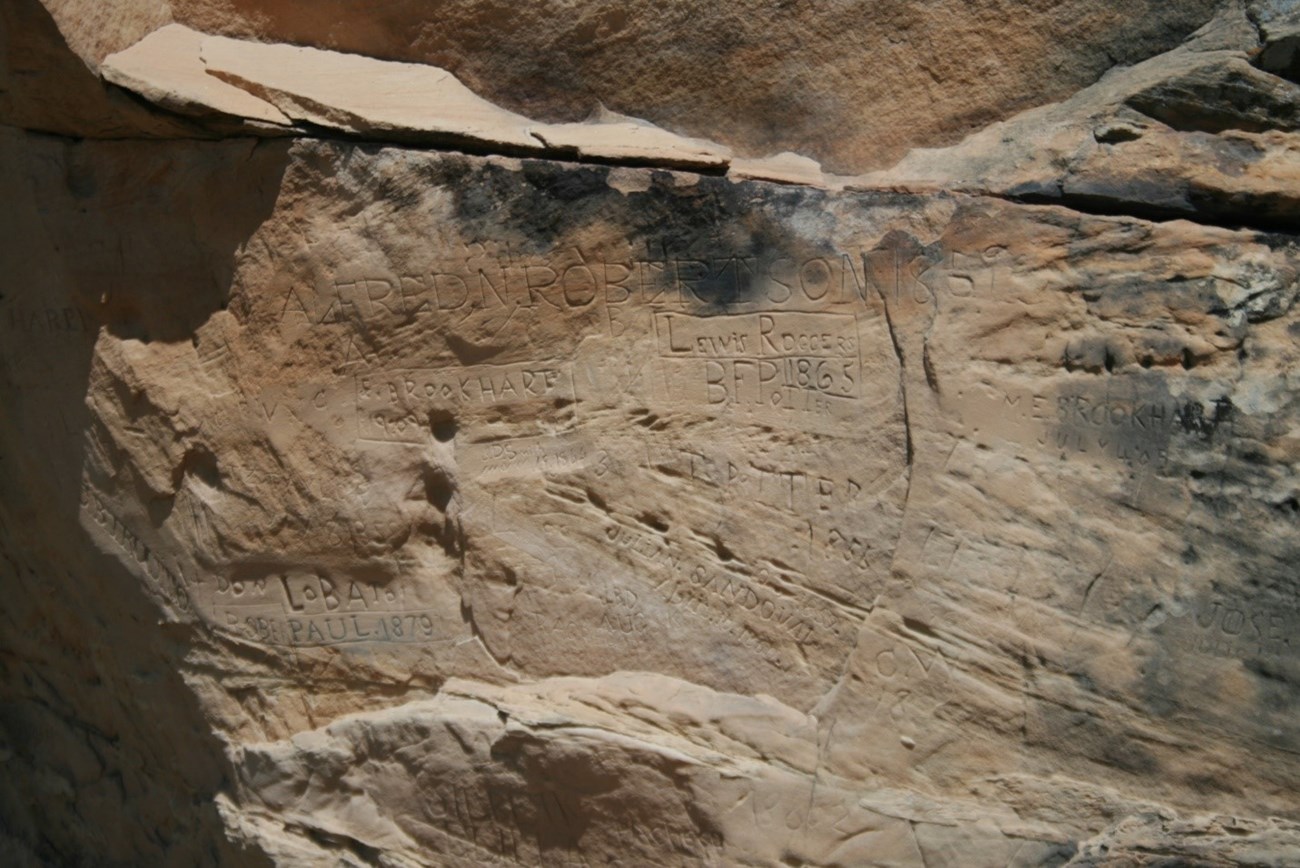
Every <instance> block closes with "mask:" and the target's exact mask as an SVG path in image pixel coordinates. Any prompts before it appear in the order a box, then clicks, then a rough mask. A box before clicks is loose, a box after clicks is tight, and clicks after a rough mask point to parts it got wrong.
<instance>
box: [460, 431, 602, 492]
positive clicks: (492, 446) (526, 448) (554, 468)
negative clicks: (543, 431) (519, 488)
mask: <svg viewBox="0 0 1300 868" xmlns="http://www.w3.org/2000/svg"><path fill="white" fill-rule="evenodd" d="M457 461H458V462H459V463H460V465H461V467H463V468H464V469H465V471H466V472H467V473H469V474H471V475H472V476H474V477H475V478H477V479H479V480H480V481H487V480H491V479H501V478H505V477H517V476H537V475H542V474H546V473H559V472H562V471H568V470H576V469H578V468H581V467H590V468H592V472H593V473H594V474H595V475H596V476H604V475H605V474H606V473H608V472H609V467H610V461H611V458H610V454H609V452H608V451H607V450H604V449H597V448H595V447H594V446H593V445H592V444H591V443H590V442H588V441H587V440H586V438H583V437H579V436H577V435H572V434H570V435H565V436H558V437H517V438H511V439H508V440H495V441H491V442H488V443H467V444H466V445H465V446H464V447H461V448H460V449H459V450H458V452H457Z"/></svg>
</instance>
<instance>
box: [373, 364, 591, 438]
mask: <svg viewBox="0 0 1300 868" xmlns="http://www.w3.org/2000/svg"><path fill="white" fill-rule="evenodd" d="M356 396H357V424H358V436H359V437H360V438H361V439H363V440H378V441H387V442H397V443H423V442H425V441H426V440H427V439H428V438H429V436H430V434H431V431H430V421H429V414H430V412H432V411H444V412H447V413H451V414H452V415H453V416H458V415H460V414H461V413H462V412H463V411H469V412H478V411H484V410H491V409H493V408H499V407H503V406H507V405H514V404H533V405H536V406H537V407H538V408H539V409H542V408H548V407H549V408H550V412H554V411H555V410H556V409H559V408H564V407H569V408H572V406H573V405H575V404H576V403H577V396H576V395H575V393H574V386H573V371H572V368H571V366H570V365H569V364H568V363H567V362H535V363H523V364H515V365H476V366H473V367H467V368H451V367H448V368H439V369H423V370H395V371H383V372H374V373H367V374H358V375H357V376H356Z"/></svg>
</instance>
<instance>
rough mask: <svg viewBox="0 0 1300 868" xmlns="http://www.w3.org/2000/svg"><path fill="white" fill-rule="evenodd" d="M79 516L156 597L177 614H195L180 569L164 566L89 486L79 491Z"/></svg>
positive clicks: (100, 495) (84, 484)
mask: <svg viewBox="0 0 1300 868" xmlns="http://www.w3.org/2000/svg"><path fill="white" fill-rule="evenodd" d="M81 513H82V516H83V517H84V518H87V519H89V521H90V522H91V523H93V525H94V526H95V527H98V528H100V529H101V530H102V532H103V533H104V534H105V535H107V536H108V538H109V539H111V540H112V541H113V542H114V543H116V545H117V547H118V549H119V550H120V551H121V552H123V553H124V554H126V555H127V557H128V558H129V559H130V560H131V561H132V562H133V563H134V564H135V566H136V568H138V569H139V571H140V572H141V573H143V575H144V576H145V578H146V579H148V580H149V583H150V586H151V587H152V588H153V589H154V591H155V592H156V593H158V594H159V595H161V596H162V597H163V598H164V599H165V600H167V602H168V603H170V604H171V605H172V606H173V607H174V608H175V609H176V610H177V611H179V612H183V613H186V614H189V613H192V612H193V611H194V604H193V603H192V602H191V600H190V593H189V589H188V588H187V587H186V581H185V578H184V573H183V572H181V570H180V568H179V567H176V566H174V565H172V566H169V565H168V564H166V563H164V562H163V560H162V558H161V557H159V555H158V552H157V551H156V550H155V549H154V548H152V547H151V546H149V545H148V544H147V543H145V542H144V541H143V540H141V539H140V537H139V536H138V535H137V534H136V533H135V532H134V531H133V530H131V528H130V527H128V526H127V524H126V522H124V521H122V519H121V518H119V517H118V515H117V513H116V512H115V510H114V509H113V507H112V505H111V503H110V501H109V500H108V498H107V497H105V496H104V495H103V494H101V493H100V492H99V491H98V490H96V489H95V487H94V486H93V485H91V484H90V483H89V482H85V483H83V485H82V488H81Z"/></svg>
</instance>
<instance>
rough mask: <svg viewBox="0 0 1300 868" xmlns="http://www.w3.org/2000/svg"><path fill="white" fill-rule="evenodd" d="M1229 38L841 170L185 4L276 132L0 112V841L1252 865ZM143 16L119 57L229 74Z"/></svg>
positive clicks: (1286, 238) (1262, 321) (1284, 813)
mask: <svg viewBox="0 0 1300 868" xmlns="http://www.w3.org/2000/svg"><path fill="white" fill-rule="evenodd" d="M295 8H296V7H295ZM1237 12H1238V13H1240V10H1237ZM701 14H704V13H701ZM1257 17H1258V16H1257ZM1243 28H1244V29H1243ZM1254 28H1255V24H1254V23H1252V20H1251V19H1249V18H1246V17H1245V15H1244V14H1235V15H1230V16H1225V17H1223V18H1221V19H1218V20H1217V21H1216V22H1215V24H1214V25H1213V26H1211V27H1208V28H1206V29H1205V30H1203V31H1201V32H1200V33H1199V34H1197V35H1196V37H1195V39H1194V40H1193V41H1192V42H1190V43H1188V45H1187V46H1186V47H1185V48H1183V49H1179V50H1178V51H1175V52H1171V53H1170V54H1169V55H1167V56H1163V57H1158V58H1153V59H1151V60H1150V61H1147V62H1146V63H1143V64H1140V65H1138V66H1135V67H1133V68H1131V69H1125V70H1117V71H1116V72H1115V73H1113V74H1112V75H1110V76H1108V77H1107V78H1105V79H1104V80H1102V81H1101V82H1098V83H1097V84H1096V85H1095V86H1093V87H1091V88H1088V89H1085V90H1084V91H1083V92H1080V93H1079V94H1077V95H1076V96H1074V97H1073V98H1071V99H1069V100H1066V101H1065V102H1063V103H1060V104H1056V105H1051V106H1045V107H1042V108H1040V109H1038V110H1035V111H1034V112H1032V113H1028V114H1025V115H1022V116H1020V117H1017V118H1013V119H1011V120H1009V121H1007V122H1005V123H1004V124H1001V125H998V126H995V127H993V128H990V129H989V130H988V131H986V132H985V133H982V134H980V135H978V136H974V137H972V138H970V139H968V140H967V141H966V142H965V143H963V144H962V145H960V146H958V147H956V148H954V149H950V150H946V151H931V152H928V153H921V152H918V153H915V154H913V155H912V156H911V157H909V158H908V159H907V160H904V161H903V162H902V163H901V164H900V165H899V166H897V167H895V168H894V169H893V170H891V171H889V172H884V173H881V174H878V175H873V176H866V177H857V178H854V179H848V180H846V179H843V178H840V177H836V176H834V175H828V174H824V173H822V172H821V170H820V168H817V167H815V166H814V165H813V164H812V161H811V159H810V158H800V157H796V156H790V155H780V156H778V158H775V159H772V160H768V161H750V160H746V159H744V158H741V159H735V158H734V157H733V158H731V159H729V160H728V159H727V158H726V157H725V152H724V151H722V150H721V149H717V148H713V147H712V146H711V145H707V144H701V143H692V142H689V141H685V140H683V139H681V138H677V137H672V136H671V134H669V133H667V132H666V131H664V130H654V129H651V128H649V127H648V126H645V125H643V124H642V123H641V122H637V121H632V120H630V119H622V118H612V119H611V118H606V120H610V121H612V122H609V123H604V124H594V125H591V126H589V127H585V128H583V129H582V130H578V131H577V132H576V133H575V132H574V131H569V132H570V133H573V135H574V138H572V139H570V140H568V141H569V142H570V143H569V144H551V145H547V146H545V147H550V148H553V149H556V150H552V151H546V150H543V147H544V146H543V143H542V142H541V141H538V140H536V139H534V141H535V142H536V148H537V149H536V150H533V151H529V152H528V154H530V155H531V156H530V158H528V159H520V158H518V157H516V156H510V155H502V154H501V153H498V152H499V151H502V150H511V149H513V146H512V145H511V143H510V141H509V137H508V136H507V135H498V134H497V132H499V131H500V129H505V130H506V131H507V132H508V133H509V134H510V135H513V134H514V133H513V132H511V131H514V130H516V129H521V130H524V131H525V133H528V134H529V135H531V133H529V132H528V131H531V130H532V129H534V128H535V127H534V125H533V122H531V121H526V120H525V119H523V118H517V120H510V121H509V123H506V122H505V121H503V120H501V115H497V114H492V113H491V112H488V111H487V110H486V109H484V110H483V111H484V112H485V114H482V115H480V114H476V113H475V112H477V111H478V109H477V108H475V106H478V105H479V104H478V103H475V102H472V101H465V102H459V103H458V102H456V100H455V99H453V100H452V101H451V103H450V105H452V107H453V109H454V108H455V107H456V106H460V107H461V108H465V109H466V111H465V112H462V113H461V114H460V115H459V116H456V112H455V111H452V112H451V113H450V116H451V117H452V120H454V121H455V123H451V122H450V121H448V120H447V117H448V114H447V112H445V111H443V113H442V114H441V115H440V114H439V113H438V112H439V111H442V110H441V109H437V105H435V103H434V102H415V103H412V101H410V100H408V99H407V98H406V96H409V95H410V94H413V93H414V94H425V95H428V94H435V95H436V94H438V93H447V92H449V93H451V94H452V96H453V97H455V96H456V95H457V94H462V95H463V91H462V90H457V88H458V87H459V85H458V84H455V83H454V81H452V82H451V84H448V82H449V79H446V78H439V77H438V72H437V71H436V70H433V69H431V68H429V67H418V68H417V67H412V66H411V65H409V64H406V65H403V64H394V63H386V62H382V61H378V60H374V59H367V58H356V57H341V56H335V55H328V56H326V55H327V53H325V52H319V51H314V50H311V49H294V48H290V47H288V46H266V45H261V46H255V45H248V44H236V43H234V41H233V40H226V39H221V40H212V41H210V42H205V43H204V44H203V46H201V54H203V55H205V56H208V61H209V63H211V62H212V58H213V56H216V57H217V58H218V60H221V61H222V63H225V64H227V65H224V66H221V68H222V69H227V70H233V69H235V68H236V67H239V68H241V69H244V70H245V71H244V72H243V73H239V74H238V75H236V74H235V73H234V72H226V73H223V75H225V78H224V79H223V80H224V81H226V82H227V83H229V82H230V81H234V80H236V79H237V80H238V81H239V85H238V89H239V91H240V92H242V93H248V92H249V91H248V90H245V88H249V89H251V90H252V91H253V92H254V94H255V95H257V97H258V98H259V99H263V98H265V99H266V100H269V101H271V103H272V104H274V105H276V106H277V107H280V108H281V109H282V110H284V111H285V112H286V115H287V116H288V117H290V118H291V119H292V120H294V121H295V123H299V124H302V128H301V129H295V130H292V131H291V132H292V135H291V136H290V137H288V138H278V139H269V140H268V139H265V138H261V139H259V138H252V137H236V136H229V137H225V138H223V140H221V141H200V140H196V139H192V138H191V139H185V140H176V141H164V142H158V141H139V140H133V141H118V142H110V141H100V140H93V139H87V140H75V139H72V138H64V137H57V136H50V135H48V134H45V133H42V132H32V131H28V130H19V129H13V128H10V127H4V128H0V198H3V200H4V201H5V202H6V203H7V204H8V207H7V208H6V209H4V210H3V211H0V238H2V239H3V241H2V242H0V251H2V252H3V255H2V256H0V261H2V262H4V264H5V266H6V272H5V274H6V278H5V283H4V287H3V289H2V290H0V334H3V336H4V340H3V341H0V402H3V406H4V408H5V412H4V413H3V414H0V554H3V557H2V558H0V577H3V588H4V592H5V593H4V605H3V606H0V762H2V763H3V764H4V771H5V774H3V775H0V830H3V831H2V832H0V846H3V847H5V850H4V852H5V853H6V855H7V856H9V857H10V861H14V862H17V863H18V864H23V863H24V862H26V863H33V864H79V863H83V862H95V863H109V864H158V863H168V862H176V863H178V864H187V865H188V864H199V865H206V864H214V865H268V864H270V865H330V864H363V863H364V864H377V865H401V866H443V865H465V866H469V865H483V864H489V865H493V864H502V865H567V864H582V865H606V864H610V865H613V864H619V865H621V864H655V865H657V864H664V865H698V864H715V865H845V866H850V865H852V866H857V865H894V866H922V868H947V866H962V868H967V866H999V868H1001V866H1007V865H1065V864H1074V865H1090V866H1091V865H1130V864H1144V863H1155V862H1159V861H1163V862H1167V863H1170V864H1189V863H1193V864H1209V865H1233V864H1257V865H1258V864H1267V865H1273V864H1277V865H1285V864H1289V863H1290V862H1293V861H1294V857H1295V851H1296V847H1297V830H1296V823H1297V822H1298V821H1300V816H1298V809H1297V805H1296V800H1295V793H1296V792H1297V789H1298V788H1300V761H1297V757H1298V756H1300V725H1298V723H1297V717H1296V714H1295V708H1296V703H1297V699H1298V698H1300V656H1298V649H1297V647H1296V639H1295V636H1296V632H1297V631H1296V627H1297V624H1300V576H1298V575H1297V572H1296V564H1297V563H1300V524H1298V523H1297V520H1296V517H1297V514H1298V513H1300V481H1297V476H1296V472H1295V469H1296V467H1297V466H1300V399H1298V398H1297V382H1296V377H1295V374H1294V371H1295V370H1296V369H1297V365H1300V344H1298V343H1297V340H1296V338H1297V336H1298V335H1300V306H1298V305H1297V299H1298V297H1300V246H1298V245H1297V244H1296V241H1295V235H1294V232H1293V231H1292V230H1293V229H1294V223H1293V220H1294V216H1295V203H1296V202H1297V191H1296V190H1295V183H1296V176H1297V172H1296V166H1295V162H1294V152H1295V143H1294V141H1293V139H1294V137H1295V136H1296V135H1297V134H1296V133H1295V132H1294V131H1291V130H1289V129H1275V128H1272V127H1271V126H1270V124H1276V125H1283V126H1284V125H1286V124H1287V120H1286V113H1285V111H1284V110H1283V109H1285V107H1286V106H1287V105H1288V104H1289V102H1288V100H1289V99H1290V96H1289V94H1290V93H1291V89H1290V87H1289V86H1288V85H1287V84H1286V83H1285V82H1284V81H1282V80H1281V79H1280V78H1274V77H1269V76H1270V75H1271V73H1267V72H1264V71H1259V68H1258V67H1254V66H1251V67H1249V68H1247V66H1245V65H1244V64H1246V62H1247V60H1249V59H1252V58H1254V59H1257V56H1256V55H1251V54H1250V53H1249V52H1248V51H1247V50H1246V49H1245V48H1242V47H1241V44H1242V43H1243V41H1245V42H1249V40H1250V39H1254V38H1255V37H1254V36H1252V35H1251V34H1253V33H1255V29H1254ZM1247 31H1249V32H1247ZM106 38H107V37H106ZM151 38H153V37H151ZM157 38H159V39H162V38H167V39H174V40H176V42H174V43H162V42H155V43H149V42H148V40H146V43H145V44H144V47H143V48H140V47H137V49H131V50H130V51H128V53H127V55H124V57H126V58H127V61H128V62H127V63H126V64H125V68H126V69H128V70H129V69H134V70H135V72H134V73H132V74H133V75H134V76H135V78H134V79H133V82H134V83H133V84H132V86H133V87H137V88H139V89H140V91H141V92H142V93H149V94H153V96H154V98H156V99H157V100H158V101H159V104H160V105H163V104H169V105H171V106H173V107H175V108H178V109H182V108H183V109H185V110H189V111H197V110H199V108H198V107H212V108H217V107H220V106H222V105H227V106H229V105H233V102H234V100H235V96H234V95H233V94H231V93H230V92H229V91H224V92H223V91H222V90H220V89H218V90H209V89H206V88H205V86H204V85H202V84H200V80H199V79H196V78H195V77H194V71H195V67H194V65H193V53H192V45H193V39H194V37H193V36H191V35H187V34H186V33H184V32H182V31H168V32H167V33H165V34H163V36H161V37H157ZM182 42H187V43H188V44H189V45H190V46H191V50H190V51H189V53H185V52H184V51H181V48H180V47H174V48H170V49H168V50H166V51H163V50H162V47H163V46H164V45H172V46H180V43H182ZM212 46H215V48H214V49H213V52H212V54H211V55H209V52H208V48H209V47H212ZM132 51H134V52H136V53H134V54H132V53H131V52H132ZM169 58H170V60H169ZM279 58H284V61H283V63H276V62H272V59H279ZM136 60H139V61H140V62H141V64H142V65H140V66H133V65H132V64H133V63H134V62H135V61H136ZM146 60H147V61H148V62H145V61H146ZM227 62H228V63H227ZM121 63H122V58H118V59H117V60H115V61H114V64H115V68H117V66H119V65H121ZM218 65H219V66H220V64H218ZM169 69H170V70H171V73H170V75H171V77H170V78H169V77H168V74H169V73H168V70H169ZM187 70H188V71H187ZM360 70H369V71H372V72H375V73H376V74H375V75H374V76H372V77H371V78H368V79H366V80H365V81H367V82H369V83H370V85H371V86H374V87H378V86H379V85H381V84H384V83H387V84H389V85H392V86H394V87H396V86H400V87H404V88H409V90H407V91H406V92H405V94H406V96H402V97H401V98H399V97H398V96H395V93H396V91H392V90H390V91H386V92H383V93H369V92H367V91H366V89H365V87H363V83H362V81H361V80H360V79H357V78H356V77H355V76H354V77H353V79H352V80H349V79H348V76H347V72H349V71H360ZM115 74H116V73H115ZM123 75H125V73H123ZM452 85H454V86H452ZM448 88H450V90H448ZM112 92H114V91H112V90H108V91H105V93H112ZM223 93H224V96H223ZM119 95H120V94H119ZM23 99H24V100H27V99H28V98H27V97H26V96H24V97H23ZM240 99H242V97H240ZM475 99H476V98H475ZM227 100H230V101H229V102H227ZM28 104H30V103H28ZM253 105H256V104H253ZM412 105H414V108H412ZM439 105H443V107H444V108H445V106H446V104H445V103H444V104H439ZM1261 106H1266V107H1268V108H1267V110H1264V109H1261ZM470 109H473V110H474V111H473V112H471V111H469V110H470ZM141 110H142V111H146V110H144V109H141ZM225 111H226V110H224V109H223V112H225ZM242 111H243V110H242V109H241V110H240V112H241V113H242ZM1157 115H1159V117H1157ZM145 116H146V117H154V118H163V117H166V115H164V114H163V113H162V112H161V111H157V112H156V113H153V114H151V113H149V112H148V111H146V114H145ZM510 117H511V118H516V117H517V116H510ZM483 118H488V120H487V121H484V120H483ZM1270 118H1272V119H1273V120H1271V121H1270V120H1269V119H1270ZM493 119H495V120H493ZM498 121H500V122H501V123H502V124H504V125H505V126H504V127H495V126H493V124H495V123H497V122H498ZM169 122H175V123H188V121H185V122H182V121H169ZM326 122H328V123H329V124H332V125H334V126H332V127H331V129H330V132H331V136H329V137H317V136H313V135H308V134H307V131H308V130H316V129H318V126H319V125H322V124H324V123H326ZM309 124H311V125H314V126H308V125H309ZM1261 125H1262V126H1263V127H1264V128H1260V127H1261ZM196 129H200V130H202V131H203V132H204V134H205V135H215V134H216V133H217V129H218V128H217V127H215V126H209V125H207V123H206V121H205V123H204V125H203V126H196ZM227 129H233V128H232V127H227ZM453 130H454V131H453ZM340 131H341V132H344V133H346V134H347V135H345V136H337V135H333V133H335V132H340ZM579 134H581V135H579ZM597 134H600V135H597ZM362 135H367V136H373V137H375V138H373V139H366V140H358V139H359V137H360V136H362ZM404 136H411V137H413V138H417V140H418V141H419V142H420V144H421V145H422V146H421V147H418V148H417V147H403V146H400V145H395V144H394V143H393V142H392V141H390V139H392V138H401V137H404ZM605 136H608V137H607V138H605ZM643 139H649V140H650V144H649V145H646V143H645V142H644V141H642V140H643ZM471 141H472V142H473V148H472V149H473V150H477V151H482V152H483V153H473V154H466V153H455V152H452V151H449V150H446V149H442V150H440V149H436V148H433V147H429V146H428V145H429V143H430V142H443V143H446V144H455V145H456V147H465V148H470V143H471ZM582 148H589V150H585V151H584V150H581V149H582ZM556 151H558V152H559V154H560V155H562V156H565V157H567V158H568V159H567V160H566V161H558V160H555V159H548V158H546V157H547V156H550V157H554V156H556ZM575 158H576V159H575ZM687 159H698V160H706V161H707V160H714V162H706V163H705V164H704V165H705V167H706V168H708V171H707V172H698V173H695V172H689V171H683V170H682V165H683V161H684V160H687ZM635 162H646V163H649V165H643V166H639V167H638V166H634V165H628V164H629V163H635ZM611 163H620V165H611ZM724 165H725V167H726V169H727V172H725V173H724V172H722V171H721V169H722V168H723V167H724ZM754 179H759V180H761V179H773V180H778V181H781V182H782V183H755V182H754ZM801 179H804V180H809V181H816V182H817V183H799V181H800V180H801Z"/></svg>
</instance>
